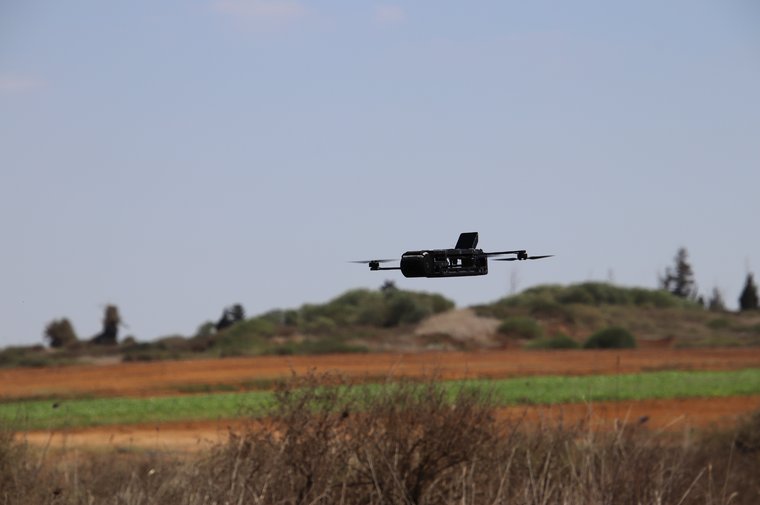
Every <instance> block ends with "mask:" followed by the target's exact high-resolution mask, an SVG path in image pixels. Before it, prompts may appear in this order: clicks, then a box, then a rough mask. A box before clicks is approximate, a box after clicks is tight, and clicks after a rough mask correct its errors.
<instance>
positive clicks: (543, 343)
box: [526, 333, 580, 349]
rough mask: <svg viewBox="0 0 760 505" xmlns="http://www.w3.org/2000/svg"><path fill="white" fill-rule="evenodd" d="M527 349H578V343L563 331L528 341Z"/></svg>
mask: <svg viewBox="0 0 760 505" xmlns="http://www.w3.org/2000/svg"><path fill="white" fill-rule="evenodd" d="M526 347H527V348H528V349H578V348H579V347H580V344H579V343H578V342H576V341H575V340H573V339H572V338H570V337H568V336H567V335H565V334H564V333H560V334H558V335H554V336H553V337H547V338H539V339H536V340H534V341H532V342H529V343H528V345H527V346H526Z"/></svg>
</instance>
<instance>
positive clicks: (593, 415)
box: [17, 396, 760, 452]
mask: <svg viewBox="0 0 760 505" xmlns="http://www.w3.org/2000/svg"><path fill="white" fill-rule="evenodd" d="M758 409H760V396H749V397H731V398H704V399H701V398H697V399H688V400H686V399H684V400H646V401H635V402H600V403H594V404H566V405H557V406H551V407H548V406H544V407H526V406H516V407H505V408H502V409H500V410H499V417H500V418H501V419H503V420H512V421H520V423H521V425H522V426H525V427H527V428H531V427H534V426H537V425H539V423H541V422H542V421H546V422H548V423H557V422H559V421H560V420H561V421H562V422H563V424H565V425H566V426H567V425H569V426H574V425H577V424H578V423H580V422H582V421H590V423H591V425H592V426H593V427H594V428H595V429H599V428H601V429H611V428H613V427H614V426H615V425H619V424H620V423H625V424H626V425H628V426H633V427H637V428H638V427H644V428H645V429H652V430H667V431H672V432H678V431H683V430H687V429H691V428H706V427H711V426H715V427H721V428H727V427H730V426H733V425H734V424H735V423H736V421H737V419H738V418H739V417H740V416H741V415H743V414H747V413H750V412H753V411H756V410H758ZM244 426H245V425H244V422H243V421H240V420H230V421H197V422H175V423H163V424H158V425H131V426H101V427H96V428H87V429H76V430H63V431H56V432H41V431H37V432H29V433H19V434H17V436H18V438H19V439H25V440H27V441H28V442H29V443H31V444H32V445H35V446H38V447H51V448H53V449H65V448H83V449H98V450H101V449H116V450H132V449H138V450H156V451H171V452H176V451H196V450H200V449H206V448H209V447H212V446H213V445H215V444H218V443H222V442H224V441H225V440H227V437H228V434H229V432H230V430H233V431H240V430H242V429H243V428H244Z"/></svg>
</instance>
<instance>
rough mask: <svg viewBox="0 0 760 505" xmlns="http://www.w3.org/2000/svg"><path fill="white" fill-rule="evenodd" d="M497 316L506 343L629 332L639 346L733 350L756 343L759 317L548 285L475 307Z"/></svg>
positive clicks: (673, 300) (654, 293) (641, 293)
mask: <svg viewBox="0 0 760 505" xmlns="http://www.w3.org/2000/svg"><path fill="white" fill-rule="evenodd" d="M474 309H475V311H476V312H477V314H478V315H480V316H487V317H496V318H498V319H500V320H501V321H502V324H501V326H500V327H499V329H500V333H501V334H502V335H503V338H504V339H505V340H507V341H508V340H510V339H512V340H517V341H523V343H525V341H533V342H532V344H531V343H528V344H527V345H529V346H530V345H534V346H536V347H541V344H542V343H548V342H549V341H550V340H551V339H553V338H555V339H557V338H559V339H560V340H568V339H562V338H561V337H563V336H564V337H569V340H571V341H574V342H576V343H579V344H580V343H582V342H585V341H586V339H587V338H588V337H590V336H591V335H593V334H594V333H596V332H599V331H602V330H604V329H605V328H610V327H616V328H622V329H625V330H627V331H628V332H629V333H630V334H632V335H633V336H634V337H635V339H636V342H637V343H638V345H640V346H662V347H665V346H673V347H679V346H680V347H685V346H736V345H759V344H760V313H749V314H747V313H744V314H739V313H732V312H715V311H709V310H706V309H705V308H704V307H702V306H701V305H699V304H697V303H695V302H693V301H690V300H685V299H683V298H679V297H676V296H674V295H672V294H670V293H668V292H666V291H661V290H650V289H644V288H630V287H620V286H614V285H611V284H606V283H598V282H587V283H582V284H573V285H569V286H559V285H546V286H538V287H535V288H531V289H528V290H526V291H524V292H522V293H520V294H518V295H515V296H509V297H506V298H502V299H500V300H498V301H496V302H494V303H492V304H488V305H481V306H477V307H474Z"/></svg>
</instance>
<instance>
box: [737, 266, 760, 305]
mask: <svg viewBox="0 0 760 505" xmlns="http://www.w3.org/2000/svg"><path fill="white" fill-rule="evenodd" d="M757 308H758V300H757V286H756V285H755V279H754V278H753V276H752V274H747V280H746V281H745V282H744V289H743V290H742V294H741V296H740V297H739V309H740V310H757Z"/></svg>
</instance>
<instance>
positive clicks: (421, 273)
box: [352, 231, 553, 277]
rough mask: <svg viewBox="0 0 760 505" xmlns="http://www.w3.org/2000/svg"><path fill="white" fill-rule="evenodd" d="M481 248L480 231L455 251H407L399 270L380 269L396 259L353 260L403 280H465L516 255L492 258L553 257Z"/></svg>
mask: <svg viewBox="0 0 760 505" xmlns="http://www.w3.org/2000/svg"><path fill="white" fill-rule="evenodd" d="M477 245H478V232H476V231H474V232H465V233H462V234H460V235H459V240H457V245H456V246H454V249H430V250H423V251H407V252H405V253H404V254H402V255H401V261H400V262H399V266H397V267H384V266H380V264H381V263H388V262H391V261H397V260H393V259H382V260H366V261H352V263H365V264H367V265H369V269H370V270H372V271H376V270H401V273H402V274H404V277H465V276H472V275H486V274H487V273H488V258H491V257H492V256H506V255H510V254H514V255H515V256H514V257H512V258H493V260H494V261H522V260H538V259H541V258H550V257H552V256H553V254H546V255H543V256H528V253H527V251H525V250H524V249H520V250H518V251H498V252H483V250H482V249H475V248H476V247H477Z"/></svg>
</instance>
